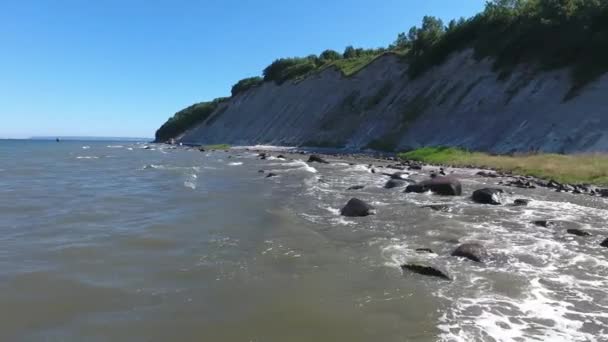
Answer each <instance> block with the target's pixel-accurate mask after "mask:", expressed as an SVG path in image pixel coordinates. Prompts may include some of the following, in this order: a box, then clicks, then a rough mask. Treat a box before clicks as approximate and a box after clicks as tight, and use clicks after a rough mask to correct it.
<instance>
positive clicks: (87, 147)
mask: <svg viewBox="0 0 608 342" xmlns="http://www.w3.org/2000/svg"><path fill="white" fill-rule="evenodd" d="M90 148H91V146H82V149H83V150H88V149H90Z"/></svg>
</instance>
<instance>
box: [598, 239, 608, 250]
mask: <svg viewBox="0 0 608 342" xmlns="http://www.w3.org/2000/svg"><path fill="white" fill-rule="evenodd" d="M600 246H602V247H607V248H608V239H606V240H604V241H602V243H600Z"/></svg>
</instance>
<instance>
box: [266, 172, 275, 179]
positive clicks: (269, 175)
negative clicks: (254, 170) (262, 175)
mask: <svg viewBox="0 0 608 342" xmlns="http://www.w3.org/2000/svg"><path fill="white" fill-rule="evenodd" d="M276 176H278V175H277V174H276V173H272V172H270V173H269V174H267V175H266V178H270V177H276Z"/></svg>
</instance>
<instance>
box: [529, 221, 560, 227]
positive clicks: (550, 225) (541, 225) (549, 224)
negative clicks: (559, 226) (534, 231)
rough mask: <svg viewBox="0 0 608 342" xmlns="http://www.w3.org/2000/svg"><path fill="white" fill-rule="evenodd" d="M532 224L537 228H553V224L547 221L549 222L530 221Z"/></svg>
mask: <svg viewBox="0 0 608 342" xmlns="http://www.w3.org/2000/svg"><path fill="white" fill-rule="evenodd" d="M532 223H534V225H537V226H539V227H545V228H549V227H553V226H555V222H553V221H549V220H536V221H532Z"/></svg>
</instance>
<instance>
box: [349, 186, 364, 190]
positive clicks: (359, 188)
mask: <svg viewBox="0 0 608 342" xmlns="http://www.w3.org/2000/svg"><path fill="white" fill-rule="evenodd" d="M363 188H365V185H353V186H351V187H349V188H347V189H346V190H361V189H363Z"/></svg>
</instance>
